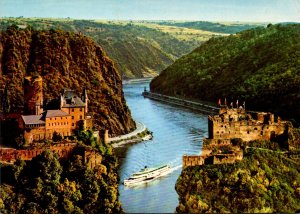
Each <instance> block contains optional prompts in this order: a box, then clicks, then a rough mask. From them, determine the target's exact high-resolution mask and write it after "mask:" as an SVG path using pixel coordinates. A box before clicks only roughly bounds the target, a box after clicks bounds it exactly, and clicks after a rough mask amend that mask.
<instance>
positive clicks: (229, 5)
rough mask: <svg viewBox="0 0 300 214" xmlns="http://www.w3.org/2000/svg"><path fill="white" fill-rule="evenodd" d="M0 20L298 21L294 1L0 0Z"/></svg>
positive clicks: (297, 3) (297, 6)
mask: <svg viewBox="0 0 300 214" xmlns="http://www.w3.org/2000/svg"><path fill="white" fill-rule="evenodd" d="M0 17H2V18H4V17H24V18H68V17H69V18H71V19H93V20H116V21H117V20H124V21H128V20H133V21H135V20H151V21H162V20H175V21H211V22H264V23H265V22H272V23H274V22H300V1H298V0H285V1H283V0H252V1H242V0H210V1H208V0H186V1H184V2H183V1H181V0H168V1H166V0H88V1H86V0H0Z"/></svg>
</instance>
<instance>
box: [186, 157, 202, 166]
mask: <svg viewBox="0 0 300 214" xmlns="http://www.w3.org/2000/svg"><path fill="white" fill-rule="evenodd" d="M204 159H205V157H204V156H199V155H194V156H187V155H184V156H183V157H182V163H183V167H187V166H200V165H203V164H204Z"/></svg>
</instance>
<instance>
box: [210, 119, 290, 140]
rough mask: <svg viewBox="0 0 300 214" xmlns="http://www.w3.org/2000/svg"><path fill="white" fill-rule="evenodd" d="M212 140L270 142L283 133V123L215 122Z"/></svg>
mask: <svg viewBox="0 0 300 214" xmlns="http://www.w3.org/2000/svg"><path fill="white" fill-rule="evenodd" d="M211 126H212V133H213V134H212V136H210V137H212V138H213V139H230V138H241V139H242V140H244V141H251V140H258V139H264V140H270V139H271V137H272V136H276V135H281V134H283V133H284V131H285V123H270V124H261V123H258V122H257V121H253V120H252V121H251V120H250V121H246V120H243V121H237V122H217V121H213V125H211Z"/></svg>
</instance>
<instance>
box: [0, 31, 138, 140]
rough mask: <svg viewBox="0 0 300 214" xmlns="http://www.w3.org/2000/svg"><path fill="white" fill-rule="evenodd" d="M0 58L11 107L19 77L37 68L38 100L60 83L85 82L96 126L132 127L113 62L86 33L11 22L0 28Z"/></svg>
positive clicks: (17, 97) (19, 89) (52, 94)
mask: <svg viewBox="0 0 300 214" xmlns="http://www.w3.org/2000/svg"><path fill="white" fill-rule="evenodd" d="M0 63H1V64H0V91H3V90H4V87H5V85H7V87H8V94H9V100H10V105H11V111H18V112H20V110H21V109H22V108H23V102H24V97H23V79H24V77H25V76H26V75H35V74H39V75H41V76H42V77H43V91H44V100H50V99H53V98H56V97H58V95H59V93H60V92H61V91H62V89H63V88H70V89H74V90H76V91H78V92H80V91H81V90H82V89H83V88H84V87H86V89H87V91H88V96H89V100H90V103H89V112H91V113H92V114H93V117H94V119H95V126H96V128H98V129H100V130H103V129H104V128H106V129H109V131H110V133H111V134H113V135H117V134H124V133H127V132H129V131H130V130H132V129H134V128H135V123H134V121H133V120H132V118H131V115H130V110H129V109H128V107H127V105H126V102H125V99H124V95H123V92H122V81H121V77H120V75H119V73H118V71H117V70H116V69H115V66H114V63H113V62H112V61H111V60H110V59H109V58H108V57H107V56H106V54H105V53H104V51H103V50H102V48H101V47H100V46H98V45H96V44H95V42H94V41H92V40H91V39H89V38H88V37H86V36H83V35H81V34H73V33H66V32H63V31H60V30H50V31H35V30H33V29H31V28H26V29H18V28H17V27H14V26H11V27H9V28H8V29H7V30H6V31H3V32H1V34H0Z"/></svg>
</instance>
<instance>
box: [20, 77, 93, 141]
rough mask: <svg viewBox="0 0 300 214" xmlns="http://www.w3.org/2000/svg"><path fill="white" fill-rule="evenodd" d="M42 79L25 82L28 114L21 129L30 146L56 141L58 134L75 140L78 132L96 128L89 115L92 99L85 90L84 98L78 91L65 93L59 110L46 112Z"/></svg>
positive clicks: (26, 80) (31, 79)
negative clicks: (44, 141)
mask: <svg viewBox="0 0 300 214" xmlns="http://www.w3.org/2000/svg"><path fill="white" fill-rule="evenodd" d="M42 84H43V82H42V78H41V77H26V78H25V81H24V101H25V106H24V110H25V111H24V112H25V113H27V115H22V116H21V118H20V119H21V120H20V127H21V128H22V129H23V130H24V139H25V141H26V143H32V142H33V141H39V140H44V139H52V137H53V134H54V132H56V133H58V134H60V135H61V136H62V137H67V136H71V135H72V134H73V133H74V130H76V129H79V128H83V129H90V128H92V126H93V124H92V118H91V116H90V115H89V114H88V96H87V91H86V90H85V89H84V90H83V92H82V94H81V96H78V95H77V93H76V92H75V91H74V90H70V89H65V90H64V91H63V92H62V93H61V95H60V98H59V100H60V106H59V109H55V110H44V109H43V91H42Z"/></svg>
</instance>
